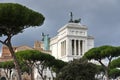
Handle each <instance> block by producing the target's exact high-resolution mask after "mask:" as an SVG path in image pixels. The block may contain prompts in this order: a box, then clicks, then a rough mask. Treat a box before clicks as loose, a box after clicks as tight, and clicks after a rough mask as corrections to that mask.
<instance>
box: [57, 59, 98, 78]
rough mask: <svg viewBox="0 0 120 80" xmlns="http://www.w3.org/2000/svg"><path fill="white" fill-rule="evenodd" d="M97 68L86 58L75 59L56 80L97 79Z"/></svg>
mask: <svg viewBox="0 0 120 80" xmlns="http://www.w3.org/2000/svg"><path fill="white" fill-rule="evenodd" d="M96 73H97V68H96V66H95V65H94V64H92V63H88V62H87V61H86V60H82V59H80V60H74V61H72V62H70V63H69V64H68V65H66V66H65V67H64V68H63V69H62V70H61V71H60V72H59V75H58V76H57V78H56V80H95V74H96Z"/></svg>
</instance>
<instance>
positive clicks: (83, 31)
mask: <svg viewBox="0 0 120 80" xmlns="http://www.w3.org/2000/svg"><path fill="white" fill-rule="evenodd" d="M87 31H88V28H87V26H85V25H82V24H80V23H75V22H70V23H68V24H66V25H65V26H63V27H62V28H60V29H59V30H58V34H57V35H56V36H55V37H53V38H51V40H50V50H51V51H52V52H51V53H52V56H54V57H55V58H57V59H61V60H63V61H71V60H73V59H79V58H81V57H82V56H83V55H84V53H85V52H86V51H88V50H89V49H91V48H93V47H94V38H93V37H92V36H89V35H88V33H87Z"/></svg>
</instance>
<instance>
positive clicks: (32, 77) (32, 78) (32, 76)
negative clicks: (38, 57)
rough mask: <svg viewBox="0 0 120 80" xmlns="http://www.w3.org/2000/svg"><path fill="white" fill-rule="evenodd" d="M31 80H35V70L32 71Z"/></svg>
mask: <svg viewBox="0 0 120 80" xmlns="http://www.w3.org/2000/svg"><path fill="white" fill-rule="evenodd" d="M30 72H31V80H34V68H32V69H31V71H30Z"/></svg>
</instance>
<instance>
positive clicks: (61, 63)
mask: <svg viewBox="0 0 120 80" xmlns="http://www.w3.org/2000/svg"><path fill="white" fill-rule="evenodd" d="M67 64H68V63H67V62H64V61H62V60H59V59H56V60H54V63H53V65H52V69H53V71H54V72H56V73H59V72H60V70H61V69H62V68H63V67H64V66H66V65H67Z"/></svg>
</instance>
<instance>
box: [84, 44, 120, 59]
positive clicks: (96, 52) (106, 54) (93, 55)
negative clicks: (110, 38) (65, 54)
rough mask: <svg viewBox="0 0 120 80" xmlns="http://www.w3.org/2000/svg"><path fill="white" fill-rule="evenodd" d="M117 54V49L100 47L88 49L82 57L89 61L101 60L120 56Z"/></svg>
mask: <svg viewBox="0 0 120 80" xmlns="http://www.w3.org/2000/svg"><path fill="white" fill-rule="evenodd" d="M119 53H120V48H119V47H113V46H100V47H96V48H92V49H90V50H89V51H88V52H86V53H85V55H84V57H86V58H87V59H89V60H91V59H95V60H101V59H105V58H112V57H117V56H119V55H120V54H119Z"/></svg>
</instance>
